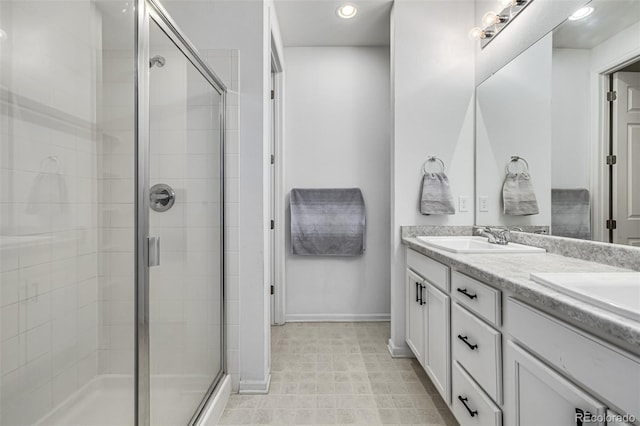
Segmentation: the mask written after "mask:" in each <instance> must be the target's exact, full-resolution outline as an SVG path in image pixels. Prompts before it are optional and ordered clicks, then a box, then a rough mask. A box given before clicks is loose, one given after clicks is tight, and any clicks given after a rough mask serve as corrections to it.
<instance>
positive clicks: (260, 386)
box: [238, 374, 271, 395]
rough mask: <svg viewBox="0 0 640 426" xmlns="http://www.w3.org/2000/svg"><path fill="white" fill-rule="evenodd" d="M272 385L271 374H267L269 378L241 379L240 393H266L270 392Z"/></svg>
mask: <svg viewBox="0 0 640 426" xmlns="http://www.w3.org/2000/svg"><path fill="white" fill-rule="evenodd" d="M270 385H271V374H269V376H267V380H240V389H239V390H238V393H239V394H241V395H265V394H267V393H269V386H270Z"/></svg>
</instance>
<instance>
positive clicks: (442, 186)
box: [420, 172, 456, 215]
mask: <svg viewBox="0 0 640 426" xmlns="http://www.w3.org/2000/svg"><path fill="white" fill-rule="evenodd" d="M420 213H422V214H437V215H444V214H455V213H456V209H455V207H454V206H453V197H452V196H451V187H450V186H449V178H448V177H447V175H446V174H445V173H444V172H438V173H425V174H424V175H423V176H422V193H421V195H420Z"/></svg>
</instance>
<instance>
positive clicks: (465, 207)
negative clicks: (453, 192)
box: [458, 195, 469, 212]
mask: <svg viewBox="0 0 640 426" xmlns="http://www.w3.org/2000/svg"><path fill="white" fill-rule="evenodd" d="M458 210H459V211H460V212H468V211H469V197H468V196H466V195H461V196H459V197H458Z"/></svg>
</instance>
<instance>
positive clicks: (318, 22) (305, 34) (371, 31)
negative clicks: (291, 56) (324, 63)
mask: <svg viewBox="0 0 640 426" xmlns="http://www.w3.org/2000/svg"><path fill="white" fill-rule="evenodd" d="M345 3H349V4H352V5H355V6H356V7H357V8H358V13H357V15H356V16H355V17H354V18H351V19H342V18H339V17H338V16H337V14H336V10H337V9H338V7H339V6H341V5H343V4H345ZM392 4H393V0H361V1H360V0H345V1H336V0H275V5H276V12H277V14H278V22H279V23H280V32H281V34H282V42H283V44H284V45H285V46H287V47H288V46H388V45H389V31H390V29H389V22H390V13H391V6H392Z"/></svg>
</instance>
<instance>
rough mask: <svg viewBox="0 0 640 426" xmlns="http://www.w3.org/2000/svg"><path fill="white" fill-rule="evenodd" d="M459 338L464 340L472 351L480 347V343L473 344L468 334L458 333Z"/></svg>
mask: <svg viewBox="0 0 640 426" xmlns="http://www.w3.org/2000/svg"><path fill="white" fill-rule="evenodd" d="M458 339H460V340H462V341H463V342H464V343H465V344H466V345H467V346H469V349H471V350H472V351H475V350H476V349H477V348H478V345H472V344H471V343H469V340H468V339H469V338H468V337H467V336H461V335H459V334H458Z"/></svg>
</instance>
